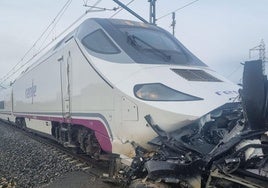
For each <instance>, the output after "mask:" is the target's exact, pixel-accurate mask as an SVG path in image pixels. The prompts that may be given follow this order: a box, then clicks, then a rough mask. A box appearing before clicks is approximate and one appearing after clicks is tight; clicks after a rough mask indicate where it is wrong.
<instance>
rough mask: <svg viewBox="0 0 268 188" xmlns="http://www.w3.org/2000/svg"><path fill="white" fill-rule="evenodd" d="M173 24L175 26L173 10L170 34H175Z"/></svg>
mask: <svg viewBox="0 0 268 188" xmlns="http://www.w3.org/2000/svg"><path fill="white" fill-rule="evenodd" d="M175 26H176V20H175V12H172V23H171V27H172V34H173V36H175Z"/></svg>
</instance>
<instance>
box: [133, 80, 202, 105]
mask: <svg viewBox="0 0 268 188" xmlns="http://www.w3.org/2000/svg"><path fill="white" fill-rule="evenodd" d="M134 94H135V96H136V97H137V98H139V99H142V100H146V101H194V100H203V99H202V98H199V97H195V96H192V95H188V94H185V93H182V92H180V91H177V90H174V89H172V88H170V87H167V86H165V85H163V84H161V83H150V84H138V85H135V86H134Z"/></svg>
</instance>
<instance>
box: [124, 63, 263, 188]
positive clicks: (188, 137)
mask: <svg viewBox="0 0 268 188" xmlns="http://www.w3.org/2000/svg"><path fill="white" fill-rule="evenodd" d="M260 70H261V67H260V65H259V64H258V62H257V63H256V62H254V64H253V63H252V62H248V63H246V64H245V69H244V80H243V89H242V90H241V91H240V97H241V99H242V100H241V102H240V103H230V104H226V105H224V106H222V107H220V108H218V109H216V110H214V111H213V112H211V113H209V114H207V115H206V116H204V117H202V118H200V120H199V121H197V122H195V123H193V124H191V125H187V126H185V127H184V128H181V129H179V130H177V131H173V132H171V133H167V132H165V131H163V130H161V128H160V126H158V125H157V123H156V122H154V121H153V117H151V116H150V115H147V116H146V117H145V119H146V121H147V123H148V124H149V125H150V126H151V128H152V129H153V130H154V131H155V132H156V133H157V134H158V137H156V138H155V139H153V140H151V141H150V142H149V144H152V145H154V146H155V147H156V148H157V149H156V151H155V152H153V153H150V152H147V151H145V150H144V149H142V148H140V147H136V157H135V158H134V160H133V162H132V165H131V168H130V169H129V170H128V171H127V173H126V174H125V175H126V176H125V177H126V178H127V181H128V183H129V184H130V187H182V188H186V187H187V188H190V187H194V188H195V187H206V188H208V187H251V188H265V187H267V185H268V92H267V91H268V87H267V86H268V81H267V78H266V77H265V76H264V75H262V73H261V72H260ZM252 71H253V72H252ZM245 74H246V75H245ZM256 74H257V75H256ZM245 76H246V77H245ZM252 77H253V78H255V80H254V81H253V82H252V81H251V79H248V78H252ZM256 79H259V80H256ZM256 82H258V83H259V84H256ZM252 91H254V92H252ZM256 91H261V92H256ZM256 104H258V105H256ZM259 104H261V106H260V105H259Z"/></svg>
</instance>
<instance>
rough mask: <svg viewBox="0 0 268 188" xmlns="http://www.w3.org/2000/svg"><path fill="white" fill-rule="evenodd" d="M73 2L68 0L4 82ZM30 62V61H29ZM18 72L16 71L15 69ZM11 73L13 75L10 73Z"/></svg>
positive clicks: (4, 77) (2, 79)
mask: <svg viewBox="0 0 268 188" xmlns="http://www.w3.org/2000/svg"><path fill="white" fill-rule="evenodd" d="M71 2H72V0H67V2H66V3H65V4H64V6H63V7H62V8H61V9H60V11H59V12H58V14H57V15H56V16H55V18H54V19H53V20H52V22H51V23H50V24H49V25H48V26H47V27H46V29H45V30H44V31H43V33H42V34H41V35H40V36H39V37H38V39H37V40H36V41H35V42H34V44H33V45H32V47H31V48H30V49H29V50H28V51H27V52H26V53H25V54H24V55H23V57H22V58H21V60H20V61H19V62H18V63H17V64H15V66H13V68H11V70H10V71H9V72H8V73H7V74H6V75H5V76H3V77H2V78H1V79H0V81H1V83H0V84H2V83H3V82H4V81H6V80H7V79H8V78H10V77H11V76H13V75H14V74H15V73H14V72H13V71H14V70H15V69H16V68H17V66H18V65H19V64H20V63H21V62H23V61H24V59H25V58H26V56H27V55H28V54H29V53H30V52H31V51H32V49H34V47H35V46H36V45H37V43H38V42H39V41H40V40H41V39H42V37H43V36H44V35H45V34H46V32H47V31H48V30H49V28H50V27H51V26H52V25H53V24H54V23H55V22H56V20H57V19H58V17H59V16H60V15H61V14H62V12H63V11H65V10H66V7H68V6H69V5H70V3H71ZM27 62H28V61H27ZM15 72H16V71H15ZM10 74H11V75H10Z"/></svg>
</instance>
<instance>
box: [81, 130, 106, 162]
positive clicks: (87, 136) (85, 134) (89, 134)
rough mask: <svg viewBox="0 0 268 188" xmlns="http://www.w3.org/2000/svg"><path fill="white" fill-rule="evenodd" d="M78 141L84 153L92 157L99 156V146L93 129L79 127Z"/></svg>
mask: <svg viewBox="0 0 268 188" xmlns="http://www.w3.org/2000/svg"><path fill="white" fill-rule="evenodd" d="M78 142H79V144H80V149H81V150H82V151H83V152H85V153H86V154H88V155H90V156H92V157H94V158H98V156H100V153H101V147H100V144H99V142H98V140H97V138H96V136H95V134H94V132H93V131H91V130H88V129H86V128H81V129H79V131H78Z"/></svg>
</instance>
